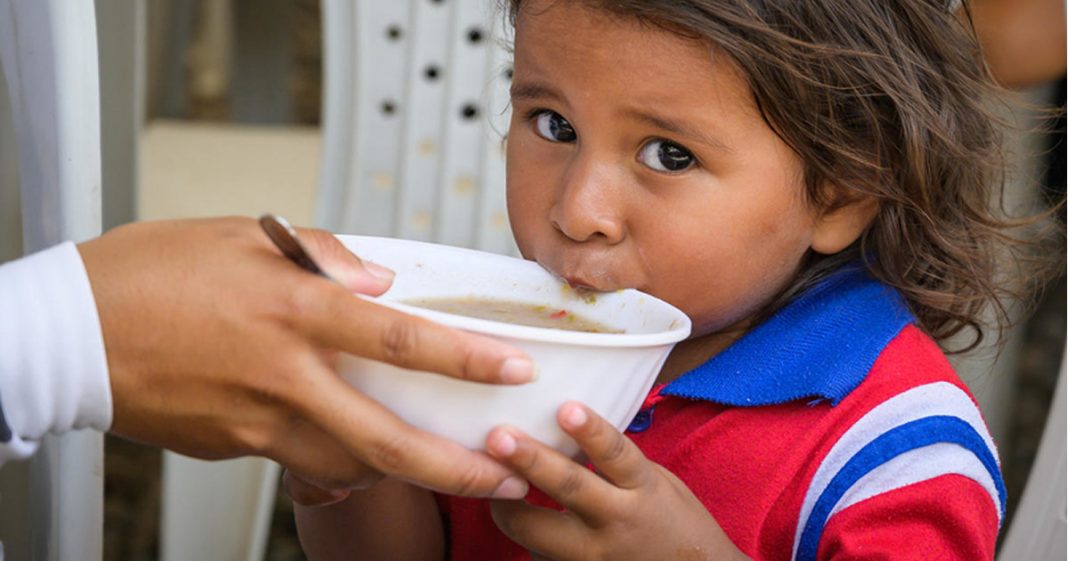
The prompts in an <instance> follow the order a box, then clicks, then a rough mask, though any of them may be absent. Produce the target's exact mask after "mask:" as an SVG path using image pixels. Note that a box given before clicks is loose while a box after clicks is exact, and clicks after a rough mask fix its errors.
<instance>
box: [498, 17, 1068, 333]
mask: <svg viewBox="0 0 1068 561" xmlns="http://www.w3.org/2000/svg"><path fill="white" fill-rule="evenodd" d="M584 1H585V2H586V3H587V4H588V5H591V6H594V7H596V8H599V9H601V10H603V11H604V12H605V14H606V15H607V16H612V17H623V18H629V19H633V20H636V21H638V22H640V23H643V24H649V25H655V26H658V27H660V28H664V29H667V30H669V31H672V32H674V33H679V34H681V35H684V36H687V37H692V38H693V39H695V40H699V41H705V42H707V43H709V45H710V46H711V47H713V48H715V49H716V52H717V56H718V53H724V54H726V55H727V56H729V57H731V58H732V59H733V60H734V62H735V63H736V64H737V65H738V66H739V67H740V68H741V69H742V71H743V73H744V75H745V76H746V79H747V80H748V83H749V87H750V89H751V90H752V93H753V96H754V98H755V101H756V104H757V106H758V107H759V109H760V111H761V113H762V115H763V118H764V120H765V121H766V122H767V123H768V125H769V126H770V127H771V128H772V129H773V130H774V131H775V132H776V133H777V134H778V135H779V136H780V137H781V138H782V139H783V141H785V142H786V143H787V144H788V145H789V146H790V147H791V148H792V149H793V150H794V151H795V152H796V153H797V154H798V155H799V157H800V158H801V160H802V162H803V165H804V170H805V172H804V173H805V186H806V194H807V197H808V198H809V201H810V202H812V203H813V204H816V205H820V206H823V207H825V208H828V207H834V206H836V205H841V204H845V203H847V202H848V201H850V200H852V199H853V198H855V197H858V196H861V197H863V196H867V197H874V198H876V199H877V200H878V201H879V211H878V214H877V216H876V217H875V219H874V221H873V222H872V224H871V225H870V226H869V227H868V229H867V230H866V231H865V232H864V233H863V234H862V236H861V237H860V239H858V240H857V242H856V243H854V244H853V245H852V246H851V247H849V248H848V249H846V250H845V251H842V252H840V253H837V254H834V255H819V254H816V253H815V252H810V254H809V255H808V256H807V257H806V260H805V263H804V266H803V267H802V268H801V271H800V272H799V275H798V278H797V279H796V282H794V283H792V285H791V286H790V287H789V288H788V289H787V290H786V291H785V292H784V293H783V294H781V295H780V296H779V298H778V299H777V300H776V301H775V302H774V303H773V304H772V306H770V307H769V310H774V309H776V308H778V307H779V306H781V305H782V304H784V303H785V302H787V301H788V300H789V299H791V298H793V297H794V296H796V295H797V294H799V293H800V292H802V291H804V290H805V289H807V288H808V287H810V286H812V285H813V284H815V283H817V282H819V281H820V280H821V279H823V278H825V277H826V276H827V275H829V274H831V273H832V272H833V271H834V270H836V269H838V268H839V267H841V266H842V265H844V264H845V263H848V262H853V261H857V260H860V261H862V262H863V263H864V264H865V266H866V267H867V268H868V270H869V271H870V273H871V274H872V275H873V276H874V277H875V278H877V279H879V280H881V281H882V282H884V283H886V284H888V285H890V286H893V287H896V288H897V289H898V290H899V291H900V292H901V294H902V295H903V296H904V297H905V299H906V300H907V301H908V303H909V306H910V307H911V310H912V312H913V313H914V314H915V316H916V318H917V320H918V321H919V323H920V325H921V327H923V328H924V329H925V330H926V331H927V332H928V333H929V334H930V335H931V336H932V337H933V338H935V339H936V340H938V341H940V342H942V343H943V345H944V344H945V340H946V339H947V338H949V337H951V336H953V335H955V334H957V333H958V332H961V331H962V330H965V329H972V330H973V331H974V335H975V336H974V338H973V339H972V340H971V342H970V344H966V345H964V346H963V348H960V349H954V351H963V350H968V349H971V348H974V347H975V346H977V345H978V344H979V343H980V342H981V340H982V338H983V329H982V327H983V326H984V325H985V324H986V323H989V322H985V321H983V317H984V315H985V312H986V310H988V309H992V310H993V311H994V314H993V316H994V319H993V323H994V324H995V326H996V327H998V328H1003V327H1005V326H1007V325H1008V324H1009V323H1010V314H1009V312H1008V310H1007V302H1011V301H1016V300H1018V299H1020V298H1021V297H1024V296H1027V295H1029V294H1031V293H1033V291H1034V288H1036V287H1037V286H1040V285H1043V284H1044V281H1045V280H1046V279H1047V278H1048V277H1049V276H1050V272H1051V271H1054V270H1056V269H1057V268H1058V267H1059V262H1060V260H1059V259H1056V260H1054V259H1050V258H1049V257H1048V255H1049V254H1048V253H1045V255H1043V253H1044V252H1041V251H1035V249H1036V248H1039V247H1042V246H1044V242H1043V239H1044V238H1043V237H1042V236H1036V234H1035V233H1034V229H1033V228H1032V229H1030V230H1028V229H1027V228H1025V227H1026V226H1035V225H1037V224H1041V223H1043V222H1044V221H1045V220H1046V219H1048V218H1050V217H1051V216H1052V213H1048V212H1047V213H1044V214H1038V215H1034V216H1030V217H1027V216H1025V217H1022V218H1021V217H1016V218H1013V217H1011V216H1009V214H1008V213H1007V212H1005V209H1004V208H1003V205H1001V204H1000V201H1001V192H1002V190H1003V187H1004V183H1005V162H1006V158H1005V156H1004V153H1003V146H1002V131H1003V130H1004V123H1002V121H1001V120H1000V119H999V118H998V117H997V116H996V113H995V112H994V111H993V110H992V108H991V103H990V100H991V99H992V97H996V96H998V95H999V94H1000V93H1001V91H1000V90H999V89H998V88H997V86H996V85H995V84H994V82H993V80H991V78H990V76H989V72H988V71H987V68H986V65H985V64H984V63H983V60H982V56H981V52H980V50H979V43H978V40H977V38H976V36H975V33H974V28H973V26H972V25H971V21H970V16H969V15H968V7H967V6H966V5H965V6H963V7H961V9H960V10H959V11H957V10H954V9H953V7H954V6H956V5H957V2H953V1H952V0H822V1H816V0H805V1H798V0H687V1H681V0H611V1H607V0H584ZM520 5H521V0H510V2H509V3H508V6H507V9H506V14H507V15H508V17H509V19H510V22H511V23H512V25H514V24H515V22H516V17H517V15H518V13H519V9H520ZM829 186H834V187H835V188H833V189H831V188H828V187H829ZM1054 230H1057V231H1060V229H1059V228H1056V227H1052V228H1046V229H1045V231H1046V232H1052V231H1054ZM1007 264H1009V265H1015V266H1016V267H1017V268H1016V269H1013V268H1012V267H1010V266H1008V265H1007ZM1024 264H1026V265H1024ZM1021 265H1023V266H1026V267H1027V270H1026V271H1022V270H1019V268H1020V267H1021ZM1006 271H1011V272H1012V273H1013V274H1006ZM1025 272H1026V274H1024V273H1025ZM1016 273H1019V274H1016Z"/></svg>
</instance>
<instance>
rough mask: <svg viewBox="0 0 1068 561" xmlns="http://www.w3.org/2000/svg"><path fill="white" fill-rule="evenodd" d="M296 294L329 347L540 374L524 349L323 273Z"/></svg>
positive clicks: (315, 333) (500, 376) (301, 324)
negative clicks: (400, 307) (351, 288)
mask: <svg viewBox="0 0 1068 561" xmlns="http://www.w3.org/2000/svg"><path fill="white" fill-rule="evenodd" d="M290 297H291V298H292V299H293V304H292V305H291V306H290V308H291V309H292V310H294V312H293V313H294V315H295V316H296V317H294V318H293V320H294V321H295V322H297V324H298V329H301V330H302V331H304V332H305V334H307V335H308V336H309V337H311V338H312V339H314V340H315V341H317V342H319V343H320V344H321V345H322V346H325V347H327V348H332V349H338V350H341V351H345V352H348V353H351V354H355V355H359V356H362V357H365V358H369V359H372V360H378V361H383V362H388V363H391V364H395V365H397V366H400V367H402V368H409V369H414V370H423V371H430V372H438V373H441V374H445V375H448V376H452V377H454V378H460V379H465V380H472V381H477V382H492V383H502V382H503V383H510V384H517V383H525V382H529V381H530V380H531V379H533V377H534V366H533V363H532V362H531V361H530V359H529V358H528V357H527V356H526V355H525V354H524V353H523V352H522V351H520V350H519V349H516V348H514V347H511V346H509V345H506V344H504V343H502V342H500V341H496V340H494V339H491V338H488V337H482V336H479V335H474V334H470V333H464V332H461V331H459V330H455V329H451V328H449V327H445V326H443V325H440V324H437V323H434V322H431V321H428V320H425V319H423V318H419V317H416V316H412V315H409V314H405V313H402V312H399V311H397V310H393V309H391V308H387V307H385V306H380V305H378V304H375V303H373V302H370V301H367V300H364V299H361V298H357V297H354V296H352V295H351V294H348V293H347V292H346V291H345V290H343V289H341V288H339V287H336V286H329V283H325V284H324V281H322V279H315V278H310V279H307V281H306V283H304V286H303V288H301V289H298V290H295V291H294V294H292V295H290Z"/></svg>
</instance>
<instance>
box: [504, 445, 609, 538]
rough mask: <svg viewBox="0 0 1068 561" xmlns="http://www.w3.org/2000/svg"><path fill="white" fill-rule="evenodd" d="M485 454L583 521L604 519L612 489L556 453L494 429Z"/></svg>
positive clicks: (584, 469)
mask: <svg viewBox="0 0 1068 561" xmlns="http://www.w3.org/2000/svg"><path fill="white" fill-rule="evenodd" d="M486 451H487V452H488V453H489V455H490V456H492V457H493V458H494V459H496V460H497V461H499V462H501V463H502V464H504V466H505V467H507V468H510V469H512V470H513V471H515V472H516V473H517V474H519V476H520V477H523V478H524V479H526V480H527V481H528V482H530V484H531V485H534V486H536V487H537V488H539V489H541V490H542V491H543V492H544V493H545V494H547V495H549V496H550V497H552V498H553V499H555V500H556V502H558V503H560V504H561V505H562V506H564V507H565V508H567V509H568V510H570V511H571V512H574V513H575V514H577V515H578V516H580V517H582V518H583V519H586V520H590V521H593V522H596V521H600V520H604V519H605V518H607V517H608V515H609V512H608V508H609V507H610V505H611V504H612V498H613V497H612V491H613V487H612V486H611V485H610V484H609V483H608V482H606V481H605V480H603V479H601V478H600V477H599V476H598V475H597V474H595V473H593V472H592V471H590V470H589V469H587V468H586V467H585V466H583V465H580V464H577V463H575V462H574V461H573V460H571V459H570V458H568V457H566V456H564V455H563V454H560V453H559V452H557V451H556V450H553V449H552V448H549V447H548V446H546V445H544V444H542V443H541V442H538V441H536V440H534V439H532V438H530V437H529V436H527V435H526V434H523V433H522V432H520V431H519V430H517V429H515V428H512V427H497V428H495V429H493V430H492V431H491V432H490V434H489V436H487V437H486Z"/></svg>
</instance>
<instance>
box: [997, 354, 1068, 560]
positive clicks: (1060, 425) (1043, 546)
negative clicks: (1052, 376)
mask: <svg viewBox="0 0 1068 561" xmlns="http://www.w3.org/2000/svg"><path fill="white" fill-rule="evenodd" d="M1066 349H1068V346H1066ZM1066 367H1068V354H1066V355H1062V358H1061V372H1060V374H1059V375H1058V377H1057V388H1056V390H1054V393H1053V401H1052V402H1051V403H1050V408H1049V415H1048V416H1047V418H1046V427H1045V429H1043V432H1042V440H1041V441H1040V442H1039V445H1038V454H1037V455H1036V456H1035V461H1034V465H1033V466H1032V467H1031V473H1029V474H1028V476H1027V485H1026V487H1024V493H1023V496H1022V497H1021V499H1020V504H1019V506H1018V507H1017V509H1016V514H1015V515H1014V516H1013V519H1012V522H1011V525H1010V526H1009V528H1008V531H1007V533H1006V534H1005V541H1004V542H1003V543H1002V544H1001V550H1000V551H999V552H998V560H999V561H1017V560H1021V559H1027V560H1034V561H1063V560H1064V559H1065V558H1068V525H1066V524H1068V522H1066V511H1068V502H1066V501H1068V488H1066V485H1068V484H1066V479H1068V469H1066V465H1065V441H1066V439H1068V430H1066V428H1065V423H1066V419H1068V409H1066V407H1065V387H1064V386H1065V383H1066V382H1065V375H1066V370H1065V369H1066Z"/></svg>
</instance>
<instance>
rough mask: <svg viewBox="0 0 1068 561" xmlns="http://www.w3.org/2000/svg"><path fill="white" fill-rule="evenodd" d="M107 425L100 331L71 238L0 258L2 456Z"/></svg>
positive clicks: (107, 399) (6, 457) (108, 413)
mask: <svg viewBox="0 0 1068 561" xmlns="http://www.w3.org/2000/svg"><path fill="white" fill-rule="evenodd" d="M109 426H111V391H110V388H109V387H108V371H107V361H106V359H105V357H104V346H103V339H102V337H101V334H100V326H99V323H98V322H97V313H96V305H95V304H94V302H93V293H92V291H91V290H90V288H89V279H88V278H87V277H86V275H85V270H84V269H83V268H82V262H81V259H80V258H79V256H78V251H77V249H76V248H75V246H74V244H73V243H64V244H61V245H58V246H55V247H53V248H51V249H48V250H46V251H43V252H40V253H37V254H35V255H32V256H29V257H27V258H24V259H20V260H18V261H14V262H11V263H7V264H5V265H3V266H0V463H3V462H5V461H7V460H12V459H23V458H26V457H28V456H30V455H31V454H33V452H34V451H35V450H36V449H37V445H38V443H39V442H40V440H41V438H42V437H44V435H46V434H48V433H60V432H66V431H68V430H72V429H80V428H86V427H88V428H94V429H97V430H107V428H108V427H109Z"/></svg>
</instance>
